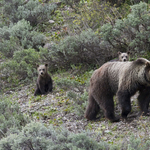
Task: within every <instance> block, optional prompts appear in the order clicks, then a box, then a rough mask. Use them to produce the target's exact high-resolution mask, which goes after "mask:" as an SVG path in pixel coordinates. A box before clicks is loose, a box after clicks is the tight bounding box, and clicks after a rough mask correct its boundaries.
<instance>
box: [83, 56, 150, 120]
mask: <svg viewBox="0 0 150 150" xmlns="http://www.w3.org/2000/svg"><path fill="white" fill-rule="evenodd" d="M149 86H150V62H149V61H148V60H146V59H144V58H139V59H137V60H136V61H133V62H129V61H128V62H108V63H105V64H104V65H103V66H101V67H100V68H99V69H97V70H95V71H94V73H93V75H92V77H91V80H90V89H89V103H88V106H87V109H86V113H85V117H86V118H87V119H89V120H93V119H96V115H97V113H98V112H99V110H100V108H101V109H102V110H103V111H104V114H105V117H106V118H108V119H109V120H110V121H112V122H116V121H119V118H118V117H115V114H114V102H113V96H114V95H117V98H118V101H119V103H120V105H121V110H122V113H121V116H122V117H123V118H127V115H128V114H129V113H130V111H131V103H130V98H131V96H133V95H134V94H135V93H136V92H137V91H140V95H139V97H138V101H139V105H140V109H141V111H143V112H144V113H147V111H148V105H149V97H150V94H148V90H149V89H150V88H149ZM143 89H146V91H143ZM145 92H146V93H147V95H146V96H145V95H144V94H145ZM143 98H144V100H143Z"/></svg>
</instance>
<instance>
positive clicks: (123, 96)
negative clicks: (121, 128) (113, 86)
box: [117, 91, 131, 119]
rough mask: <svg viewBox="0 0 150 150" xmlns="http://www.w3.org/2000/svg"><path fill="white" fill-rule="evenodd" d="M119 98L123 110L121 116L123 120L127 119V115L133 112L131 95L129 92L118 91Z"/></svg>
mask: <svg viewBox="0 0 150 150" xmlns="http://www.w3.org/2000/svg"><path fill="white" fill-rule="evenodd" d="M117 97H118V101H119V103H120V105H121V109H122V113H121V116H122V118H124V119H127V115H128V114H129V113H130V111H131V102H130V94H128V93H127V92H122V91H118V92H117Z"/></svg>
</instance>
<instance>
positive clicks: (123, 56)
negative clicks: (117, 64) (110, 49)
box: [118, 52, 130, 62]
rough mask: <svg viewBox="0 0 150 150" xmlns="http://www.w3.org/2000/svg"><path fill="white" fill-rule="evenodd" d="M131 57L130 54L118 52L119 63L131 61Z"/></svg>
mask: <svg viewBox="0 0 150 150" xmlns="http://www.w3.org/2000/svg"><path fill="white" fill-rule="evenodd" d="M129 55H130V52H127V53H125V52H124V53H121V52H118V57H119V61H121V62H125V61H129Z"/></svg>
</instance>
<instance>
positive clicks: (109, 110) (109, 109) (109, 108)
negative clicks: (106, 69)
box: [102, 95, 120, 122]
mask: <svg viewBox="0 0 150 150" xmlns="http://www.w3.org/2000/svg"><path fill="white" fill-rule="evenodd" d="M102 109H103V110H104V113H105V117H106V118H107V119H109V120H110V121H111V122H118V121H119V120H120V118H119V117H115V114H114V101H113V96H112V95H107V96H105V98H103V104H102Z"/></svg>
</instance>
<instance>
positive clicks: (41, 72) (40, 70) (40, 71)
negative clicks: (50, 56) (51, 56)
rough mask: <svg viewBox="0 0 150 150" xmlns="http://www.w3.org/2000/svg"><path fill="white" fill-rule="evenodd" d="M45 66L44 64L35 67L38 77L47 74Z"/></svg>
mask: <svg viewBox="0 0 150 150" xmlns="http://www.w3.org/2000/svg"><path fill="white" fill-rule="evenodd" d="M47 66H48V65H47V64H45V65H38V66H37V67H38V68H37V71H38V74H39V75H40V76H44V75H45V73H47Z"/></svg>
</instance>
